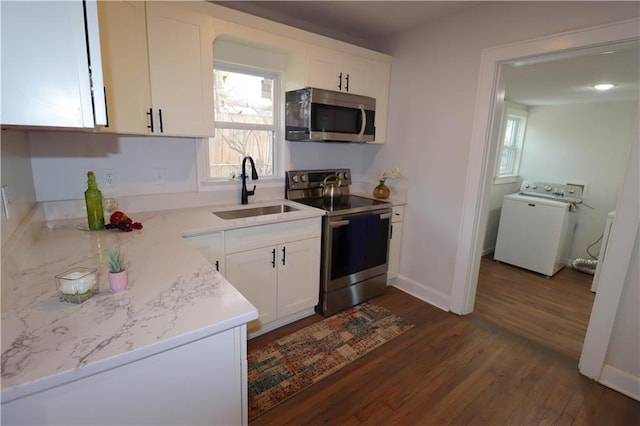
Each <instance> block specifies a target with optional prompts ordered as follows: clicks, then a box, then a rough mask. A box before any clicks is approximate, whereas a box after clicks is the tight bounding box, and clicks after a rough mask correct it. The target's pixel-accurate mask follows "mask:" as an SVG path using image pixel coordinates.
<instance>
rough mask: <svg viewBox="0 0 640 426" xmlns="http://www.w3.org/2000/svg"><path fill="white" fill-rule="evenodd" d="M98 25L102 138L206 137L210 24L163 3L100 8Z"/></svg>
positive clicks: (210, 115)
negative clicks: (105, 119)
mask: <svg viewBox="0 0 640 426" xmlns="http://www.w3.org/2000/svg"><path fill="white" fill-rule="evenodd" d="M100 20H101V21H100V23H101V27H102V39H103V50H105V52H106V53H105V61H104V62H105V64H104V67H105V75H106V94H107V101H108V106H109V109H108V112H109V126H108V128H107V129H105V130H108V131H110V132H114V133H125V134H154V135H163V136H212V135H213V131H214V130H213V129H214V122H213V51H212V49H213V47H212V46H213V29H212V23H211V22H212V21H211V18H210V17H209V16H206V15H202V14H198V13H195V12H192V11H189V10H186V9H182V8H179V7H175V6H173V5H169V4H165V3H162V2H146V3H144V2H101V3H100Z"/></svg>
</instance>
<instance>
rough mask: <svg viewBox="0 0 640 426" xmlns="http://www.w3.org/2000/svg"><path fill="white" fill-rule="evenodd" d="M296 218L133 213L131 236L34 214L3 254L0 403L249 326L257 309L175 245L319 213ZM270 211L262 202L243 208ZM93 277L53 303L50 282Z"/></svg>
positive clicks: (194, 211) (306, 210)
mask: <svg viewBox="0 0 640 426" xmlns="http://www.w3.org/2000/svg"><path fill="white" fill-rule="evenodd" d="M280 202H281V203H286V204H293V205H296V206H297V207H298V208H299V210H298V211H294V212H287V213H283V214H272V215H265V216H260V217H253V218H246V219H238V220H222V219H220V218H218V217H217V216H215V215H213V214H212V213H211V211H212V210H223V209H234V208H239V207H240V206H239V205H233V206H231V205H229V206H213V207H197V208H188V209H176V210H166V211H158V212H144V213H135V214H132V215H131V216H132V219H134V220H135V221H140V222H142V223H143V225H144V228H143V229H142V230H140V231H133V232H120V231H112V230H105V231H82V230H79V229H78V227H83V226H86V219H84V218H78V219H65V220H57V221H46V220H44V219H39V218H40V217H43V216H42V214H41V213H38V212H35V213H34V215H33V217H32V218H31V220H30V221H29V223H27V224H25V225H24V226H23V228H22V229H21V230H20V232H19V233H17V235H15V236H14V237H13V238H12V239H11V240H10V241H9V242H8V243H7V244H5V245H4V246H3V250H2V401H3V402H8V401H10V400H13V399H16V398H19V397H22V396H25V395H29V394H32V393H35V392H39V391H41V390H44V389H48V388H51V387H54V386H58V385H60V384H64V383H67V382H70V381H72V380H77V379H80V378H82V377H86V376H89V375H92V374H95V373H99V372H102V371H106V370H108V369H111V368H114V367H117V366H120V365H123V364H126V363H129V362H132V361H136V360H139V359H142V358H144V357H147V356H149V355H153V354H155V353H159V352H161V351H165V350H167V349H171V348H173V347H176V346H179V345H183V344H185V343H189V342H192V341H194V340H197V339H200V338H202V337H206V336H209V335H212V334H216V333H219V332H221V331H224V330H227V329H230V328H233V327H236V326H238V325H241V324H244V323H247V322H249V321H251V320H253V319H255V318H257V315H258V313H257V310H256V308H255V307H254V306H253V305H252V304H251V303H249V301H247V299H245V298H244V297H243V296H242V295H241V294H240V293H239V292H238V291H237V290H236V289H235V288H234V287H233V285H231V284H230V283H229V282H228V281H227V280H226V279H225V278H224V277H223V276H222V275H221V274H219V273H218V272H217V271H215V269H214V268H213V267H212V266H211V265H210V264H209V263H208V262H207V261H206V260H205V259H204V258H203V257H202V256H200V255H199V254H198V252H197V251H196V250H195V249H194V248H192V247H191V246H190V245H189V244H188V243H187V242H186V241H185V239H184V238H183V237H186V236H193V235H200V234H206V233H211V232H216V231H220V230H226V229H233V228H241V227H247V226H255V225H261V224H268V223H276V222H282V221H288V220H298V219H305V218H310V217H318V216H322V215H324V211H322V210H319V209H315V208H311V207H307V206H304V205H302V204H297V203H292V202H290V201H287V200H279V201H278V203H280ZM269 204H274V202H273V201H272V202H262V203H255V204H250V205H249V206H244V207H248V208H251V207H256V206H261V205H269ZM111 248H119V249H120V250H121V253H122V255H123V257H124V260H125V265H126V269H127V272H128V276H129V286H128V288H127V290H125V291H123V292H120V293H113V292H112V291H111V290H110V289H109V283H108V266H107V253H108V251H109V250H110V249H111ZM77 266H84V267H90V268H97V269H98V281H99V285H100V291H99V293H98V294H97V295H95V296H94V297H93V298H91V299H89V300H87V301H86V302H84V303H82V304H72V303H66V302H61V301H59V299H58V296H57V293H56V289H55V281H54V277H55V276H56V275H58V274H60V273H62V272H65V271H67V270H69V269H72V268H74V267H77Z"/></svg>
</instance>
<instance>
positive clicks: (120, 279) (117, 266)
mask: <svg viewBox="0 0 640 426" xmlns="http://www.w3.org/2000/svg"><path fill="white" fill-rule="evenodd" d="M108 261H109V287H111V290H113V291H114V292H118V291H122V290H125V289H126V288H127V271H126V269H124V263H123V261H122V256H121V255H120V250H118V249H115V250H110V251H109V258H108Z"/></svg>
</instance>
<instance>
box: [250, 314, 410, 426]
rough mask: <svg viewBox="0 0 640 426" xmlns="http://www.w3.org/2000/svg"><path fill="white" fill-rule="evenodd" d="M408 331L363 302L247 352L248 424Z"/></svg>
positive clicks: (402, 322) (406, 324) (392, 316)
mask: <svg viewBox="0 0 640 426" xmlns="http://www.w3.org/2000/svg"><path fill="white" fill-rule="evenodd" d="M411 328H413V324H410V323H409V322H407V321H406V320H404V319H403V318H401V317H399V316H397V315H395V314H394V313H392V312H390V311H388V310H387V309H385V308H382V307H380V306H376V305H374V304H372V303H369V302H365V303H363V304H361V305H358V306H354V307H353V308H350V309H348V310H346V311H343V312H340V313H338V314H336V315H334V316H332V317H329V318H326V319H324V320H322V321H320V322H317V323H315V324H312V325H310V326H307V327H305V328H303V329H301V330H298V331H296V332H295V333H292V334H290V335H288V336H285V337H283V338H281V339H278V340H276V341H275V342H272V343H269V344H268V345H266V346H264V347H262V348H259V349H256V350H252V351H250V352H249V353H248V355H247V358H248V364H249V366H248V376H249V420H251V419H255V418H256V417H258V416H260V415H261V414H263V413H264V412H266V411H267V410H269V409H271V408H272V407H274V406H276V405H278V404H279V403H281V402H283V401H285V400H287V399H289V398H291V397H292V396H293V395H295V394H296V393H298V392H300V391H301V390H303V389H306V388H308V387H309V386H311V385H312V384H314V383H316V382H318V381H319V380H321V379H322V378H324V377H327V376H328V375H330V374H332V373H334V372H336V371H338V370H339V369H341V368H342V367H344V366H345V365H347V364H349V363H350V362H352V361H354V360H356V359H358V358H360V357H361V356H363V355H365V354H366V353H368V352H370V351H372V350H373V349H375V348H377V347H378V346H381V345H383V344H384V343H386V342H388V341H389V340H391V339H393V338H394V337H397V336H399V335H400V334H402V333H404V332H405V331H407V330H409V329H411Z"/></svg>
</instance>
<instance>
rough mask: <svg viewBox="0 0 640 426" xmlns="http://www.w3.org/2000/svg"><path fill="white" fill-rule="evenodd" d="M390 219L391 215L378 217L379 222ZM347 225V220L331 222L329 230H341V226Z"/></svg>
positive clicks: (386, 214)
mask: <svg viewBox="0 0 640 426" xmlns="http://www.w3.org/2000/svg"><path fill="white" fill-rule="evenodd" d="M385 219H391V213H383V214H381V215H380V220H385ZM348 224H349V219H346V220H336V221H333V222H329V227H331V228H341V227H343V226H347V225H348Z"/></svg>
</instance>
